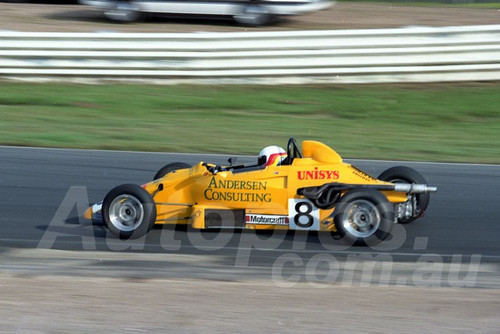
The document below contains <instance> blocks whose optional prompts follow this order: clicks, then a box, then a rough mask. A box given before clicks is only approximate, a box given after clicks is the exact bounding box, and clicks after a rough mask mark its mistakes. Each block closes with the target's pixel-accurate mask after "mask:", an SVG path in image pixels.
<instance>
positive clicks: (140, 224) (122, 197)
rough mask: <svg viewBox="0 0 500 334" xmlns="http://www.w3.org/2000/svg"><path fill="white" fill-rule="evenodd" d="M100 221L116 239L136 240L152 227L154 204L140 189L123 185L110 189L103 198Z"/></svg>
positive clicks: (154, 213)
mask: <svg viewBox="0 0 500 334" xmlns="http://www.w3.org/2000/svg"><path fill="white" fill-rule="evenodd" d="M102 219H103V221H104V224H105V225H106V227H107V228H108V229H109V230H110V231H111V233H113V234H114V235H115V236H117V237H118V238H120V239H137V238H140V237H142V236H143V235H145V234H146V233H147V232H148V231H149V230H150V229H151V228H152V227H153V225H154V223H155V221H156V204H155V202H154V200H153V198H152V197H151V195H150V194H149V193H148V192H147V191H146V190H144V189H143V188H142V187H140V186H138V185H136V184H123V185H120V186H117V187H115V188H113V189H111V190H110V191H109V193H108V194H107V195H106V197H105V198H104V201H103V203H102Z"/></svg>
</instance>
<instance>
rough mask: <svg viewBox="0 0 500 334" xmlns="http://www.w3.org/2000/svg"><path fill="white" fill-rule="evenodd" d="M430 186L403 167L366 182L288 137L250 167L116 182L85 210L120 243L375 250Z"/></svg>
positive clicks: (321, 148)
mask: <svg viewBox="0 0 500 334" xmlns="http://www.w3.org/2000/svg"><path fill="white" fill-rule="evenodd" d="M435 191H437V188H436V187H430V186H428V185H427V184H426V181H425V178H424V177H423V176H422V175H421V174H420V173H418V172H417V171H415V170H414V169H411V168H408V167H402V166H398V167H392V168H389V169H387V170H386V171H384V172H382V174H380V175H379V177H378V178H374V177H372V176H370V175H368V174H367V173H365V172H363V171H361V170H359V169H358V168H356V167H354V166H352V165H350V164H348V163H345V162H343V160H342V158H341V157H340V156H339V154H338V153H336V152H335V151H334V150H333V149H331V148H330V147H328V146H326V145H325V144H323V143H320V142H317V141H311V140H308V141H304V142H303V143H302V150H300V149H299V147H298V145H297V142H296V141H295V139H293V138H290V140H289V141H288V145H287V150H286V151H285V150H283V149H281V148H279V147H277V146H271V147H267V148H266V149H264V150H263V151H262V152H261V155H260V156H259V158H258V163H257V164H255V165H234V164H233V163H232V161H231V159H230V165H228V166H220V165H215V164H210V163H205V162H199V163H198V164H196V165H195V166H192V167H190V166H189V165H187V164H184V163H171V164H168V165H166V166H164V167H163V168H161V169H160V170H159V171H158V172H157V173H156V175H155V176H154V180H153V181H152V182H149V183H146V184H144V185H142V186H139V185H135V184H123V185H119V186H117V187H115V188H114V189H112V190H111V191H109V192H108V194H107V195H106V197H105V198H104V200H103V201H102V202H100V203H97V204H94V205H93V206H91V207H90V208H88V209H87V210H86V212H85V214H84V217H85V218H87V219H92V218H97V217H99V216H100V217H102V220H103V222H104V224H105V225H106V227H107V228H108V229H109V230H110V231H111V232H112V233H113V234H114V235H116V236H117V237H119V238H121V239H129V238H138V237H141V236H143V235H145V234H146V233H147V232H148V231H149V230H150V229H151V228H152V226H153V225H154V224H190V225H191V226H192V227H193V228H198V229H209V228H233V229H285V230H302V231H324V232H330V233H335V234H337V235H338V237H339V238H341V239H342V240H344V241H345V242H348V243H350V244H353V245H375V244H377V243H379V242H380V241H382V240H384V239H386V238H387V237H388V236H389V235H390V233H391V228H392V226H393V224H394V223H401V224H405V223H409V222H412V221H414V220H415V219H417V218H419V217H421V216H422V215H423V214H424V212H425V210H426V208H427V206H428V205H429V199H430V193H431V192H435Z"/></svg>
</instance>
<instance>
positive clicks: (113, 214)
mask: <svg viewBox="0 0 500 334" xmlns="http://www.w3.org/2000/svg"><path fill="white" fill-rule="evenodd" d="M143 217H144V207H143V205H142V203H141V202H140V201H139V200H138V199H137V198H136V197H134V196H132V195H120V196H117V197H116V198H115V199H114V200H113V201H112V202H111V204H110V205H109V221H110V222H111V224H113V226H114V227H116V228H117V229H119V230H120V231H123V232H130V231H134V230H135V229H137V227H139V225H141V222H142V218H143Z"/></svg>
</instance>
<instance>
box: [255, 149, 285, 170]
mask: <svg viewBox="0 0 500 334" xmlns="http://www.w3.org/2000/svg"><path fill="white" fill-rule="evenodd" d="M286 157H287V154H286V151H285V150H284V149H282V148H281V147H279V146H268V147H265V148H263V149H262V151H260V153H259V159H258V160H257V161H258V164H259V166H265V167H267V166H278V165H281V163H282V162H283V160H285V159H286Z"/></svg>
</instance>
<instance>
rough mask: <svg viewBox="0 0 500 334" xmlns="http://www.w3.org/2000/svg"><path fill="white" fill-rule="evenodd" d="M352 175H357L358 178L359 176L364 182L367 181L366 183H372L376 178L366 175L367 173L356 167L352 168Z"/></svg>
mask: <svg viewBox="0 0 500 334" xmlns="http://www.w3.org/2000/svg"><path fill="white" fill-rule="evenodd" d="M352 173H353V174H354V175H356V176H359V177H360V178H362V179H363V180H366V181H372V180H374V178H373V177H371V175H368V174H366V173H365V172H363V171H362V170H360V169H357V168H356V167H354V166H352Z"/></svg>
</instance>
